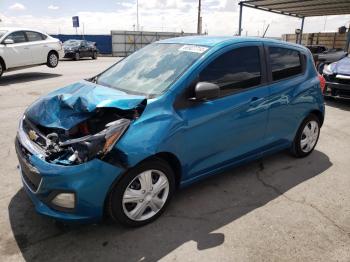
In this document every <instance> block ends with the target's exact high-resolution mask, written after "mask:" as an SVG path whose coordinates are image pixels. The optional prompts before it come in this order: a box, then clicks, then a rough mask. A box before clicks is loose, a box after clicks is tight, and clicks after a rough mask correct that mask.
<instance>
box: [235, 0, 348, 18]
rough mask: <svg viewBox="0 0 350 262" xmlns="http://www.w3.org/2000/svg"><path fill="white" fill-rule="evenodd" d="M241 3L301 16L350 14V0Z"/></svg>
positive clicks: (272, 0)
mask: <svg viewBox="0 0 350 262" xmlns="http://www.w3.org/2000/svg"><path fill="white" fill-rule="evenodd" d="M240 5H243V6H247V7H252V8H256V9H260V10H264V11H269V12H272V13H277V14H283V15H288V16H294V17H299V18H302V17H309V16H326V15H345V14H350V1H349V0H337V1H335V0H303V1H298V0H246V1H241V2H240Z"/></svg>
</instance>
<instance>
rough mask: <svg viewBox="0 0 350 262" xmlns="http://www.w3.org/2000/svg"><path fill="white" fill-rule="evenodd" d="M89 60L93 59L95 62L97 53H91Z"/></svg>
mask: <svg viewBox="0 0 350 262" xmlns="http://www.w3.org/2000/svg"><path fill="white" fill-rule="evenodd" d="M91 58H92V59H94V60H96V59H97V52H93V53H92V57H91Z"/></svg>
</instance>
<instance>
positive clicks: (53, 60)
mask: <svg viewBox="0 0 350 262" xmlns="http://www.w3.org/2000/svg"><path fill="white" fill-rule="evenodd" d="M49 61H50V65H51V66H52V67H55V66H57V63H58V58H57V56H56V55H55V54H51V55H50V57H49Z"/></svg>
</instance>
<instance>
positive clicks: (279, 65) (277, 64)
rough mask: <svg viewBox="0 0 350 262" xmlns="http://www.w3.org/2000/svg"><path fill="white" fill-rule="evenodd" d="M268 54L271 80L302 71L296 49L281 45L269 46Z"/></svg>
mask: <svg viewBox="0 0 350 262" xmlns="http://www.w3.org/2000/svg"><path fill="white" fill-rule="evenodd" d="M269 54H270V63H271V70H272V80H273V81H276V80H281V79H284V78H288V77H291V76H294V75H298V74H300V73H302V70H303V69H302V65H301V59H300V53H299V52H298V51H296V50H292V49H288V48H282V47H269Z"/></svg>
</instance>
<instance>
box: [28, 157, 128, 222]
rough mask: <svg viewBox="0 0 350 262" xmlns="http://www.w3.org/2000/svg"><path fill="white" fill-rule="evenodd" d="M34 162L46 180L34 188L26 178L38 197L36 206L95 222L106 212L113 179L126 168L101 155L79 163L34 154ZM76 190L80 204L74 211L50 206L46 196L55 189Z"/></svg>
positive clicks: (42, 211)
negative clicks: (62, 162)
mask: <svg viewBox="0 0 350 262" xmlns="http://www.w3.org/2000/svg"><path fill="white" fill-rule="evenodd" d="M30 163H31V164H32V165H33V166H35V168H37V169H38V171H39V173H40V175H41V177H42V181H41V185H40V187H39V188H38V191H37V192H33V191H32V190H30V189H29V187H28V186H27V185H26V183H25V181H24V180H23V183H24V187H25V188H26V191H27V193H28V194H29V195H30V197H31V198H32V199H33V200H34V201H33V202H34V204H35V208H36V210H37V211H38V212H39V213H40V214H43V215H47V216H51V217H54V218H56V219H59V220H65V221H79V222H84V221H86V222H92V221H98V220H99V219H101V218H102V216H103V206H104V201H105V199H106V196H107V193H108V191H109V189H110V186H111V185H112V184H113V182H114V181H115V180H116V179H117V178H118V177H119V176H120V175H121V174H122V173H124V172H125V170H124V169H123V168H120V167H116V166H114V165H111V164H108V163H106V162H104V161H101V160H99V159H94V160H92V161H89V162H86V163H84V164H81V165H76V166H62V165H55V164H51V163H47V162H46V161H44V160H42V159H40V158H38V157H37V156H35V155H32V156H31V158H30ZM53 189H54V190H55V191H64V192H75V193H76V208H75V209H74V211H73V212H68V213H67V212H61V211H57V210H55V209H53V208H50V205H49V203H45V200H46V199H47V198H48V197H49V194H50V193H51V192H52V190H53Z"/></svg>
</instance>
